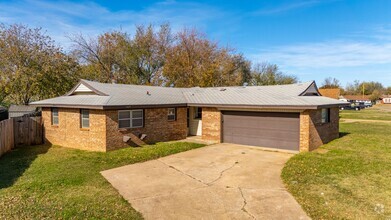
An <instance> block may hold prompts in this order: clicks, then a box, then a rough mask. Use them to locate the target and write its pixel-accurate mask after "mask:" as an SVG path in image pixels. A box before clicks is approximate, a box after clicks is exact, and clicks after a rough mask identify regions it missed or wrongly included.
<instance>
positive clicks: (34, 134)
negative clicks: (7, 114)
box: [0, 115, 43, 156]
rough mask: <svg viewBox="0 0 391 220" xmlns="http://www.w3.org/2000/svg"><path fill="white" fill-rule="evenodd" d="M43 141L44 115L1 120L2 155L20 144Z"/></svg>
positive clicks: (0, 141) (0, 153)
mask: <svg viewBox="0 0 391 220" xmlns="http://www.w3.org/2000/svg"><path fill="white" fill-rule="evenodd" d="M42 143H43V124H42V117H40V116H29V115H26V116H21V117H16V118H11V119H7V120H4V121H1V122H0V156H1V155H2V154H4V153H5V152H7V151H9V150H11V149H12V148H14V147H16V146H19V145H25V146H29V145H37V144H42Z"/></svg>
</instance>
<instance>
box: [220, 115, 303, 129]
mask: <svg viewBox="0 0 391 220" xmlns="http://www.w3.org/2000/svg"><path fill="white" fill-rule="evenodd" d="M224 124H225V126H227V127H232V128H235V129H241V128H251V129H273V128H274V127H276V128H278V129H283V130H288V131H296V130H297V126H296V125H297V120H296V119H283V120H276V119H275V118H265V117H261V118H257V117H248V118H247V117H246V118H243V117H240V116H228V117H226V116H224Z"/></svg>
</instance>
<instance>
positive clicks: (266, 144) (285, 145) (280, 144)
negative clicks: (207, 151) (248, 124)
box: [229, 137, 296, 150]
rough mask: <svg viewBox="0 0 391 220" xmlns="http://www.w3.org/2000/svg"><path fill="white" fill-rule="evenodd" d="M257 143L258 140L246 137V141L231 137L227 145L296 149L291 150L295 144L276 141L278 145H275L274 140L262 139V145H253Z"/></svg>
mask: <svg viewBox="0 0 391 220" xmlns="http://www.w3.org/2000/svg"><path fill="white" fill-rule="evenodd" d="M258 141H259V139H258V138H254V137H248V138H246V139H239V138H237V137H233V138H232V139H231V141H230V142H229V143H239V144H243V145H251V146H260V147H270V148H278V149H283V150H296V149H292V145H293V146H294V145H295V144H296V143H295V142H292V141H286V140H280V141H278V144H276V140H275V139H263V140H262V145H254V143H255V142H258Z"/></svg>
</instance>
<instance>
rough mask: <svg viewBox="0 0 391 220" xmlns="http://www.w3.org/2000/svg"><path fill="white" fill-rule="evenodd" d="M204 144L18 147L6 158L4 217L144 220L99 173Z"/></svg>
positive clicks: (0, 197)
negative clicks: (100, 149)
mask: <svg viewBox="0 0 391 220" xmlns="http://www.w3.org/2000/svg"><path fill="white" fill-rule="evenodd" d="M202 146H204V145H201V144H195V143H185V142H175V143H174V142H172V143H157V144H156V145H151V146H145V147H142V148H126V149H121V150H117V151H112V152H108V153H101V152H86V151H81V150H74V149H68V148H62V147H56V146H53V147H49V146H44V145H42V146H34V147H21V148H16V149H15V150H13V151H11V152H9V153H7V154H5V155H3V156H2V157H1V158H0V168H1V169H0V210H1V211H0V219H44V218H47V219H69V218H72V219H142V216H141V215H140V214H139V213H138V212H136V211H135V210H134V209H133V208H132V207H131V205H129V203H127V202H126V201H125V200H124V199H123V198H122V197H121V196H120V195H119V194H118V193H117V191H116V190H115V189H114V188H113V187H112V186H111V185H110V184H109V183H108V182H107V181H106V180H105V179H104V178H103V177H102V176H101V174H100V173H99V172H100V171H103V170H107V169H110V168H114V167H119V166H123V165H126V164H133V163H138V162H142V161H147V160H151V159H156V158H159V157H163V156H167V155H170V154H175V153H179V152H182V151H187V150H190V149H194V148H199V147H202Z"/></svg>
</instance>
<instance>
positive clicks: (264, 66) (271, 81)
mask: <svg viewBox="0 0 391 220" xmlns="http://www.w3.org/2000/svg"><path fill="white" fill-rule="evenodd" d="M292 83H297V77H295V76H291V75H286V74H284V73H283V72H281V71H280V70H279V68H278V66H277V65H276V64H270V63H266V62H264V63H259V64H257V65H255V66H254V69H253V71H252V83H251V84H252V85H257V86H263V85H283V84H292Z"/></svg>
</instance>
